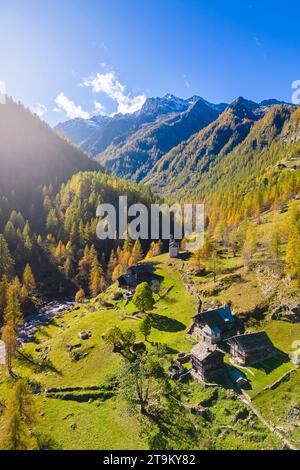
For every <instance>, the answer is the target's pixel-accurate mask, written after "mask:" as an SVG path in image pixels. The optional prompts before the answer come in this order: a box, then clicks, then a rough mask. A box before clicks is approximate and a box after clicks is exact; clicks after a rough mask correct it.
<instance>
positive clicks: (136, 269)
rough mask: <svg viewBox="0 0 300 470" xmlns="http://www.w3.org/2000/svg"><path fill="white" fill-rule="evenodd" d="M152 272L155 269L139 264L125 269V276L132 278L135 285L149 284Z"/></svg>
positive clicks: (146, 264) (150, 265)
mask: <svg viewBox="0 0 300 470" xmlns="http://www.w3.org/2000/svg"><path fill="white" fill-rule="evenodd" d="M154 271H155V269H154V267H153V265H152V264H148V263H140V264H135V265H134V266H130V268H128V269H127V274H128V275H129V276H132V277H133V278H134V280H135V282H136V284H140V283H141V282H149V283H150V282H151V281H152V279H153V274H154Z"/></svg>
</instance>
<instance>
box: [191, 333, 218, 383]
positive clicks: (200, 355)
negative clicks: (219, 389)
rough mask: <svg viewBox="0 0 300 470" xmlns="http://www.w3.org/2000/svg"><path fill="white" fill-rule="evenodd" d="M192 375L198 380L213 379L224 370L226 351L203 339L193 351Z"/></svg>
mask: <svg viewBox="0 0 300 470" xmlns="http://www.w3.org/2000/svg"><path fill="white" fill-rule="evenodd" d="M191 361H192V370H191V373H192V376H193V377H194V378H195V379H196V380H197V379H198V378H199V379H200V380H204V381H206V380H208V381H210V380H212V379H214V378H215V377H217V376H219V375H221V374H222V373H223V371H224V353H223V352H222V351H220V350H219V349H218V348H217V346H215V345H207V344H206V343H204V342H203V341H202V342H200V343H198V344H197V345H196V346H195V347H194V348H193V349H192V351H191Z"/></svg>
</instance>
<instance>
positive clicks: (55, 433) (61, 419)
mask: <svg viewBox="0 0 300 470" xmlns="http://www.w3.org/2000/svg"><path fill="white" fill-rule="evenodd" d="M166 259H167V258H166V257H162V258H161V259H158V258H157V259H156V262H160V261H161V262H162V266H160V265H158V266H157V273H158V274H161V275H162V276H164V277H165V282H166V284H165V285H166V286H168V287H170V286H171V285H172V286H173V289H172V290H171V292H170V294H169V295H168V297H167V298H166V299H164V300H159V302H158V303H157V305H156V310H155V313H159V314H161V315H162V317H161V318H160V320H161V322H160V324H158V327H159V328H160V329H155V330H153V333H152V334H151V336H150V338H149V339H150V341H159V342H162V343H166V344H168V346H170V347H171V348H174V349H175V350H181V349H182V348H183V349H186V350H189V349H190V347H191V346H190V344H189V343H188V342H187V341H186V340H185V337H184V336H185V335H184V330H185V329H186V328H187V327H188V326H189V325H190V323H191V318H192V315H193V314H194V301H193V299H192V298H191V296H190V295H188V294H187V292H186V290H185V288H184V286H183V283H182V281H181V279H180V276H179V274H178V273H177V272H176V269H175V270H174V271H173V270H172V274H171V275H170V271H169V268H168V267H167V263H165V261H166ZM161 267H162V269H160V268H161ZM174 305H175V306H176V308H174ZM118 307H120V309H119V308H118ZM127 309H128V312H129V315H131V313H130V312H132V310H133V309H132V305H130V304H129V305H128V307H127ZM89 310H96V311H90V312H89ZM122 311H123V305H122V302H121V304H120V305H119V306H117V308H116V310H98V309H97V307H95V306H93V305H92V304H91V305H88V306H83V307H81V309H80V310H78V311H74V312H70V313H67V314H65V315H63V316H62V317H61V318H57V319H56V320H55V322H54V323H53V324H52V325H49V326H48V327H46V328H43V330H42V331H40V332H39V333H38V335H37V339H38V343H39V344H38V345H37V344H29V345H27V346H26V347H25V348H24V352H25V353H27V354H30V355H31V357H32V358H33V359H34V361H35V362H38V363H40V362H41V359H40V354H39V353H37V352H36V348H37V347H38V348H43V349H45V348H46V347H49V356H48V357H49V360H50V361H51V369H52V370H51V369H49V370H45V369H41V368H40V367H38V366H35V367H34V366H32V365H29V364H28V363H22V364H20V363H18V364H17V366H16V372H17V373H18V375H20V376H22V377H30V379H31V380H36V381H38V382H39V383H40V384H42V386H43V387H45V388H49V387H54V386H55V387H58V388H64V387H72V386H73V387H74V386H76V387H89V386H99V385H102V384H105V383H108V381H109V379H110V378H112V377H113V375H114V374H115V372H116V370H117V368H118V364H119V361H120V356H119V355H117V354H113V353H112V352H111V348H110V347H109V346H107V345H105V343H104V341H103V339H102V334H103V333H105V332H106V331H107V330H108V329H109V328H111V327H112V326H113V325H115V324H117V325H119V326H120V327H121V328H122V329H129V328H133V329H135V330H136V331H137V336H138V339H141V340H142V339H143V338H142V337H141V334H140V333H139V325H140V320H138V319H131V318H127V319H126V320H122V319H121V312H122ZM169 316H170V317H172V318H170V317H169ZM87 330H88V331H91V332H92V337H91V338H90V339H89V340H88V341H85V342H81V341H80V340H79V338H78V333H79V332H80V331H87ZM80 342H81V344H82V346H81V347H80V348H79V349H77V351H80V352H88V355H87V357H85V358H83V359H81V360H80V361H78V362H74V361H72V360H71V358H70V355H69V353H68V351H67V349H66V345H74V344H76V343H80ZM54 369H55V370H54ZM8 385H9V384H8V383H7V381H6V380H5V378H4V376H3V375H0V396H1V397H3V398H6V397H7V396H8V393H9V386H8ZM40 401H41V409H42V410H43V412H44V414H43V419H42V420H41V424H40V430H41V432H43V433H48V434H49V431H51V432H50V434H51V436H52V438H53V439H54V440H55V441H56V442H57V443H58V444H59V446H60V447H62V448H64V449H72V448H82V449H87V448H88V449H90V448H92V449H95V448H98V449H100V448H101V449H129V448H131V449H132V448H136V449H138V448H143V447H144V446H145V444H144V443H143V441H142V439H141V438H140V437H139V423H138V421H137V420H136V419H135V417H133V416H129V415H128V412H127V411H126V409H125V406H124V403H122V402H121V401H120V400H119V399H118V397H114V398H112V399H110V400H107V401H104V402H102V401H101V402H100V401H99V402H98V401H97V402H94V403H77V402H73V401H63V400H57V399H49V398H40ZM70 414H71V416H69V415H70ZM73 424H76V426H77V428H76V429H74V430H73V429H71V426H72V425H73ZM73 427H74V426H73ZM128 427H130V433H128Z"/></svg>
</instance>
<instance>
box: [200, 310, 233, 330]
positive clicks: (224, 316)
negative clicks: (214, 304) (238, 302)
mask: <svg viewBox="0 0 300 470" xmlns="http://www.w3.org/2000/svg"><path fill="white" fill-rule="evenodd" d="M194 318H197V319H199V320H202V321H203V322H204V323H205V324H206V325H208V326H209V328H211V329H216V328H217V329H220V330H222V329H223V328H224V327H225V326H226V325H227V323H228V322H234V321H235V318H234V316H233V315H232V312H231V308H230V306H229V305H226V306H224V307H218V308H215V309H212V310H206V311H205V312H201V313H198V314H197V315H196V317H194Z"/></svg>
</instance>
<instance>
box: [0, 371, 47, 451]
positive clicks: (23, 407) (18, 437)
mask: <svg viewBox="0 0 300 470" xmlns="http://www.w3.org/2000/svg"><path fill="white" fill-rule="evenodd" d="M36 422H37V408H36V404H35V400H34V398H33V396H32V393H31V391H30V388H29V386H28V384H27V383H26V382H25V381H23V380H19V381H18V382H17V383H16V384H15V385H14V387H13V389H12V391H11V394H10V397H9V399H8V401H7V404H6V407H5V411H4V415H3V419H2V423H1V428H0V429H1V432H0V449H2V450H38V444H37V439H36V437H35V435H34V427H35V424H36Z"/></svg>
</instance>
